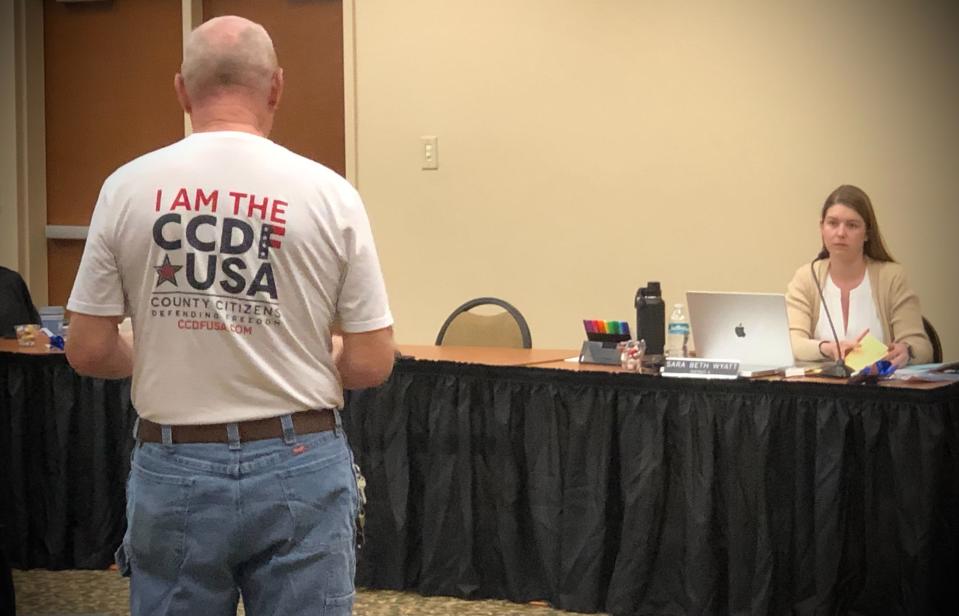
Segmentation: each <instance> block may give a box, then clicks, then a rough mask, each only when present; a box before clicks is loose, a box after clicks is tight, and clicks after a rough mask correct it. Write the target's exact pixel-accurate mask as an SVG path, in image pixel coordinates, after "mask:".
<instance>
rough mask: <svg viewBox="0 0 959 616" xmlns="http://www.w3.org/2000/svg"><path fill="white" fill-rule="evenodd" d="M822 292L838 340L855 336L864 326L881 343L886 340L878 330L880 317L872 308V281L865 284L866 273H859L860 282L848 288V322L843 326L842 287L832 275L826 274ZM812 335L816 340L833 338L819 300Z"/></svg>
mask: <svg viewBox="0 0 959 616" xmlns="http://www.w3.org/2000/svg"><path fill="white" fill-rule="evenodd" d="M822 294H823V297H825V298H826V304H828V306H829V314H830V316H832V322H833V325H835V326H836V334H837V335H838V336H839V339H840V340H855V339H856V337H857V336H859V334H861V333H862V331H863V330H864V329H866V328H867V327H868V328H869V333H870V334H872V335H873V336H875V337H876V338H877V339H878V340H880V341H881V342H882V343H883V344H885V343H886V340H885V334H883V331H882V321H880V320H879V311H878V310H877V309H876V302H875V300H874V299H873V296H872V285H870V284H869V275H868V274H866V275H865V276H863V277H862V282H860V283H859V286H858V287H856V288H855V289H852V290H851V291H849V325H848V326H847V327H844V326H843V319H842V291H840V290H839V287H837V286H836V284H835V283H834V282H833V281H832V276H826V284H824V285H823V289H822ZM815 338H816V339H817V340H832V339H833V335H832V330H831V329H830V328H829V320H828V318H827V317H826V308H825V305H824V304H823V303H820V304H819V320H818V322H817V323H816V332H815Z"/></svg>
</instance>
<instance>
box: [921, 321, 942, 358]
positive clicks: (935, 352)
mask: <svg viewBox="0 0 959 616" xmlns="http://www.w3.org/2000/svg"><path fill="white" fill-rule="evenodd" d="M922 328H923V329H925V330H926V336H928V337H929V342H931V343H932V363H934V364H938V363H942V341H941V340H939V333H938V332H937V331H936V328H935V327H933V326H932V323H930V322H929V319H927V318H926V317H922Z"/></svg>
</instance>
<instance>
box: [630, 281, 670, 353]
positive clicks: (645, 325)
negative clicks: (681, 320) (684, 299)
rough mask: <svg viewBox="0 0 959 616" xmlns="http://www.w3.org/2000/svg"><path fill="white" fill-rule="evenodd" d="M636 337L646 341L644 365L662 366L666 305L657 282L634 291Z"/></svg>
mask: <svg viewBox="0 0 959 616" xmlns="http://www.w3.org/2000/svg"><path fill="white" fill-rule="evenodd" d="M635 303H636V337H637V338H641V339H643V340H645V341H646V358H645V360H644V361H643V363H644V364H648V365H652V366H661V365H663V361H664V356H663V346H664V345H665V344H666V304H665V303H663V293H662V291H661V290H660V287H659V283H658V282H649V283H648V284H647V285H646V286H645V287H641V288H640V289H639V290H638V291H636V302H635Z"/></svg>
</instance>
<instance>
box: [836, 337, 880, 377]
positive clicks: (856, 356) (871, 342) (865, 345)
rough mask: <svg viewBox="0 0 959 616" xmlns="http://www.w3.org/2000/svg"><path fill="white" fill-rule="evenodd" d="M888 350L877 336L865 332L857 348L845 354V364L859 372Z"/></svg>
mask: <svg viewBox="0 0 959 616" xmlns="http://www.w3.org/2000/svg"><path fill="white" fill-rule="evenodd" d="M888 352H889V349H887V348H886V345H884V344H883V343H882V342H880V340H879V339H878V338H876V337H875V336H873V335H872V334H866V336H865V337H864V338H863V339H862V340H861V341H860V342H859V348H858V349H855V350H854V351H850V352H849V354H848V355H846V365H847V366H849V367H850V368H852V369H853V371H854V372H859V371H860V370H862V369H863V368H865V367H866V366H870V365H872V364H874V363H876V362H877V361H879V360H880V359H882V358H883V357H885V356H886V354H887V353H888Z"/></svg>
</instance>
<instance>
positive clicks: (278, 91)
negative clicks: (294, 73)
mask: <svg viewBox="0 0 959 616" xmlns="http://www.w3.org/2000/svg"><path fill="white" fill-rule="evenodd" d="M282 96H283V69H282V68H279V67H278V68H277V69H276V71H275V72H274V73H273V77H272V78H271V79H270V99H269V100H268V101H267V104H268V105H269V107H270V111H276V110H277V109H279V108H280V98H282Z"/></svg>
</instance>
